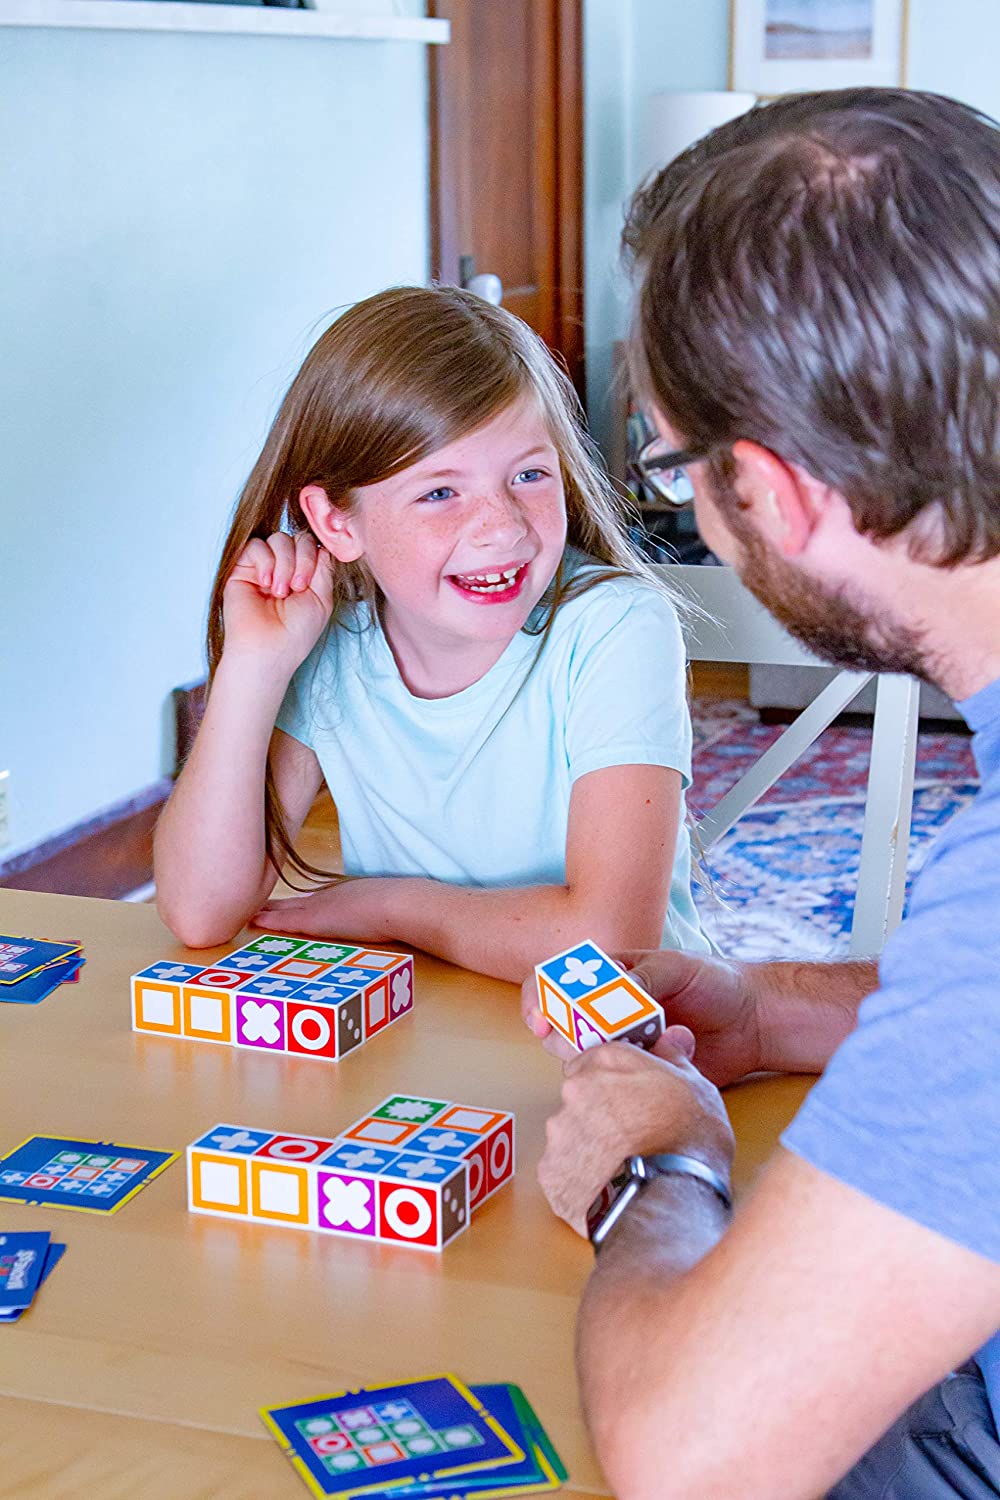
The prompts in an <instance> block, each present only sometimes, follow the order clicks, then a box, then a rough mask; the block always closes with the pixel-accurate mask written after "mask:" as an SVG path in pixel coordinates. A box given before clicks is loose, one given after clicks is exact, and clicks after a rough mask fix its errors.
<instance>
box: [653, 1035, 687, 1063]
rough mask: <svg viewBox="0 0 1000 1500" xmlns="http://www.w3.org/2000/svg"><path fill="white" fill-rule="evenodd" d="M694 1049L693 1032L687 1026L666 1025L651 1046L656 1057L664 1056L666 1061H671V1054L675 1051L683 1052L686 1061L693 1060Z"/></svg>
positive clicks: (672, 1059) (672, 1058)
mask: <svg viewBox="0 0 1000 1500" xmlns="http://www.w3.org/2000/svg"><path fill="white" fill-rule="evenodd" d="M694 1049H695V1039H694V1032H693V1031H692V1030H691V1029H690V1028H689V1027H687V1026H668V1027H667V1029H666V1031H665V1032H664V1033H663V1035H662V1036H661V1037H659V1038H658V1040H657V1041H656V1044H655V1045H654V1047H653V1048H652V1050H653V1051H654V1052H655V1053H656V1055H657V1056H658V1057H664V1058H666V1060H667V1062H673V1061H674V1057H673V1056H672V1054H675V1053H677V1052H681V1053H683V1055H684V1056H685V1057H686V1058H687V1060H688V1062H693V1061H694Z"/></svg>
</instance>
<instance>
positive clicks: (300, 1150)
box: [254, 1135, 333, 1161]
mask: <svg viewBox="0 0 1000 1500" xmlns="http://www.w3.org/2000/svg"><path fill="white" fill-rule="evenodd" d="M332 1145H333V1142H332V1141H318V1140H313V1139H312V1138H311V1137H310V1136H302V1135H276V1136H275V1137H274V1139H273V1140H271V1141H268V1142H267V1144H266V1145H265V1146H262V1147H261V1148H260V1150H259V1151H255V1152H254V1155H255V1156H273V1157H276V1158H277V1159H278V1161H315V1160H316V1158H317V1156H322V1155H323V1152H324V1151H326V1150H328V1149H329V1148H330V1146H332Z"/></svg>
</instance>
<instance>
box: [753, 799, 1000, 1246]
mask: <svg viewBox="0 0 1000 1500" xmlns="http://www.w3.org/2000/svg"><path fill="white" fill-rule="evenodd" d="M998 872H1000V797H998V796H997V795H996V794H995V793H994V794H992V795H989V794H986V793H981V794H980V796H979V797H978V798H977V799H976V801H975V803H974V804H973V806H972V807H971V808H969V809H967V810H966V811H965V812H964V813H962V814H960V815H959V816H958V818H956V819H955V821H954V822H953V823H952V824H951V825H950V826H949V828H948V829H947V831H946V832H945V833H944V834H943V835H942V836H941V844H940V845H939V846H938V848H936V849H934V850H933V851H932V853H931V855H930V857H929V860H928V863H927V864H926V866H925V867H924V870H923V872H922V873H921V875H920V877H919V878H918V880H917V883H916V888H915V890H914V894H913V899H912V903H911V910H910V913H909V915H908V916H907V918H906V920H905V922H904V923H903V924H902V926H901V927H900V928H899V930H898V931H897V932H896V933H894V934H893V936H892V938H891V939H890V941H889V942H888V944H887V945H886V948H885V951H884V953H883V955H882V960H881V963H880V985H879V988H878V989H877V990H876V991H875V993H874V994H873V995H870V996H869V997H868V998H867V999H866V1000H865V1001H864V1003H863V1004H862V1006H861V1008H860V1011H859V1015H858V1025H857V1027H856V1029H855V1030H854V1031H853V1032H852V1033H851V1035H850V1036H849V1037H848V1038H847V1040H846V1041H845V1042H844V1043H843V1044H842V1045H841V1046H840V1047H839V1048H838V1050H837V1051H836V1053H835V1054H834V1056H833V1057H832V1059H831V1060H830V1063H829V1064H828V1066H827V1069H826V1072H825V1073H824V1074H823V1077H822V1078H821V1079H820V1080H819V1082H818V1083H817V1084H816V1085H815V1086H814V1088H813V1090H812V1092H811V1093H810V1095H809V1096H808V1098H807V1099H806V1101H805V1103H804V1104H803V1106H802V1108H801V1110H800V1111H799V1113H798V1115H797V1116H796V1117H795V1119H794V1120H793V1121H792V1123H791V1125H790V1126H789V1127H788V1129H787V1130H786V1131H785V1133H784V1135H783V1137H782V1144H783V1145H785V1146H786V1147H788V1148H789V1149H790V1150H792V1151H794V1152H795V1153H796V1154H797V1155H798V1156H801V1157H803V1158H805V1160H807V1161H809V1162H811V1163H812V1165H813V1166H815V1167H818V1168H819V1169H820V1170H821V1171H824V1172H826V1173H828V1174H829V1175H830V1176H832V1177H836V1178H838V1179H839V1180H840V1181H842V1182H845V1183H847V1184H849V1185H850V1186H852V1187H854V1188H857V1189H858V1190H859V1191H860V1192H863V1193H865V1194H866V1195H867V1196H868V1197H870V1198H874V1199H875V1200H876V1201H878V1202H879V1203H882V1204H885V1205H886V1206H887V1207H889V1208H892V1209H895V1210H896V1211H897V1212H898V1213H901V1214H903V1215H905V1216H906V1217H907V1218H908V1219H912V1220H914V1221H916V1222H917V1223H919V1224H923V1225H924V1226H925V1227H926V1228H928V1229H933V1230H936V1231H937V1232H938V1233H939V1234H942V1235H945V1236H946V1237H947V1238H948V1239H951V1240H955V1241H957V1242H958V1243H959V1244H962V1245H964V1246H966V1247H967V1248H968V1249H970V1250H974V1251H976V1252H978V1253H979V1254H980V1255H983V1256H986V1257H987V1258H988V1259H990V1260H996V1261H1000V1214H998V1213H997V1204H998V1203H1000V1089H998V1088H997V1058H998V1056H1000V991H998V987H997V975H998V974H1000V921H998V907H1000V873H998Z"/></svg>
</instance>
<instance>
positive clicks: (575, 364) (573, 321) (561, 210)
mask: <svg viewBox="0 0 1000 1500" xmlns="http://www.w3.org/2000/svg"><path fill="white" fill-rule="evenodd" d="M500 3H502V0H500ZM552 3H553V5H554V8H555V22H556V36H555V45H554V46H552V45H551V38H550V32H549V28H548V26H547V24H546V18H545V17H539V19H538V21H537V31H538V36H537V47H536V53H535V55H536V57H543V58H544V61H545V67H546V71H547V72H548V74H549V84H550V87H549V96H550V97H551V99H552V100H553V103H554V113H553V115H552V117H551V119H550V120H549V121H548V122H547V126H543V127H539V129H538V130H536V150H537V151H538V153H539V161H540V164H541V170H542V183H543V186H544V188H545V190H547V191H548V192H549V193H550V194H551V195H552V197H553V198H554V202H555V232H556V245H555V255H554V263H555V266H556V276H557V285H556V287H555V288H553V289H552V290H553V295H554V297H555V308H554V314H555V316H554V323H555V327H556V329H557V351H558V352H559V353H560V354H561V356H562V358H563V359H564V360H565V363H566V366H567V369H568V370H569V373H570V375H571V377H572V379H573V382H574V384H575V386H576V388H577V390H578V391H579V392H580V394H581V397H582V395H583V391H584V364H583V359H584V327H583V14H582V10H583V6H582V0H552ZM427 14H428V16H438V15H441V14H445V15H446V14H447V0H428V5H427ZM543 32H544V34H543ZM427 50H428V67H429V98H428V105H429V109H428V114H429V137H430V203H429V211H430V212H429V217H430V240H431V275H432V277H433V278H434V280H439V281H449V282H454V281H457V280H458V257H459V255H460V253H461V246H460V245H459V243H458V240H457V233H456V229H455V225H456V223H457V222H459V221H460V219H461V211H460V212H459V214H457V215H455V214H451V215H449V214H448V213H447V212H445V211H444V203H443V191H442V190H443V183H444V180H445V178H446V176H447V172H448V164H447V161H446V160H445V150H444V147H443V141H444V139H445V138H446V137H447V135H448V126H449V123H450V122H449V113H448V101H447V99H446V98H445V96H444V92H443V90H442V89H441V87H440V77H439V69H440V67H441V66H442V65H443V62H444V59H443V57H439V55H438V54H439V53H443V51H444V49H443V48H437V47H429V48H428V49H427ZM479 269H480V270H488V269H489V267H480V268H479Z"/></svg>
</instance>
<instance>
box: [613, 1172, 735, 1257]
mask: <svg viewBox="0 0 1000 1500" xmlns="http://www.w3.org/2000/svg"><path fill="white" fill-rule="evenodd" d="M655 1177H694V1178H696V1179H697V1180H698V1181H699V1182H703V1183H705V1185H706V1186H707V1187H710V1188H711V1189H712V1191H713V1193H715V1194H716V1195H717V1196H718V1197H719V1198H721V1200H722V1202H723V1204H724V1205H725V1207H726V1209H727V1210H728V1209H731V1208H732V1206H733V1200H732V1197H731V1195H730V1192H729V1185H728V1183H726V1182H724V1181H723V1179H722V1178H721V1177H720V1176H719V1174H718V1172H714V1171H713V1170H712V1168H711V1167H707V1166H706V1165H705V1163H704V1162H703V1161H698V1159H697V1158H696V1157H694V1156H676V1155H674V1154H673V1153H672V1152H664V1153H660V1154H659V1155H656V1156H628V1157H626V1158H625V1161H624V1162H623V1163H622V1165H621V1169H620V1170H619V1171H618V1172H616V1173H615V1175H614V1177H612V1179H611V1181H610V1182H609V1183H608V1185H607V1187H605V1188H604V1190H603V1191H602V1192H601V1193H599V1194H598V1196H597V1197H596V1198H595V1199H594V1201H593V1203H592V1204H591V1205H590V1207H589V1208H588V1210H587V1234H588V1235H589V1237H590V1243H591V1244H592V1245H593V1247H594V1249H595V1250H599V1249H600V1248H601V1246H602V1245H603V1244H604V1241H605V1240H606V1239H607V1237H608V1235H609V1234H610V1233H611V1231H612V1229H613V1228H614V1227H615V1225H616V1224H617V1223H618V1221H619V1219H620V1218H621V1217H622V1215H623V1214H624V1213H625V1211H626V1209H627V1208H628V1206H629V1204H630V1203H632V1202H634V1201H635V1199H636V1198H637V1197H638V1196H639V1194H640V1193H641V1192H642V1191H643V1189H644V1188H645V1187H646V1186H647V1185H648V1184H649V1183H650V1182H652V1181H653V1179H654V1178H655Z"/></svg>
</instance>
